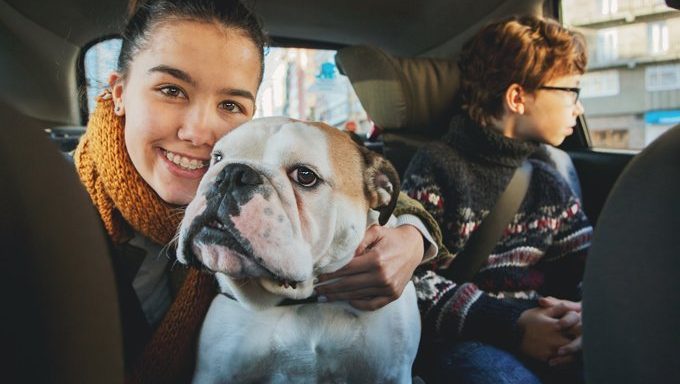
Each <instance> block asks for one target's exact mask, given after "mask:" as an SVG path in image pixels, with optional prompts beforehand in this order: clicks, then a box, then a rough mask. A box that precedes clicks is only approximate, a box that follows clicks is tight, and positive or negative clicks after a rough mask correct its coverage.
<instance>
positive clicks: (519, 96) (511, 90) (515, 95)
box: [503, 83, 526, 115]
mask: <svg viewBox="0 0 680 384" xmlns="http://www.w3.org/2000/svg"><path fill="white" fill-rule="evenodd" d="M504 96H505V97H504V98H503V102H504V103H505V106H506V107H507V109H508V111H510V112H512V113H517V114H520V115H523V114H524V111H525V108H526V92H525V91H524V88H522V86H521V85H519V84H516V83H513V84H510V86H509V87H508V89H506V90H505V95H504Z"/></svg>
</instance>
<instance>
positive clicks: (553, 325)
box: [517, 304, 571, 362]
mask: <svg viewBox="0 0 680 384" xmlns="http://www.w3.org/2000/svg"><path fill="white" fill-rule="evenodd" d="M569 312H570V310H569V308H568V307H567V306H566V305H564V304H558V305H555V306H551V307H548V308H543V307H536V308H532V309H528V310H526V311H524V312H522V314H521V315H520V317H519V319H518V320H517V325H518V326H519V327H520V329H521V330H522V340H521V342H520V350H521V351H522V352H523V353H524V354H526V355H528V356H530V357H532V358H534V359H536V360H539V361H542V362H548V361H549V360H550V359H551V358H553V357H557V356H558V355H557V351H558V349H559V348H560V347H563V346H566V345H567V344H569V343H570V342H571V340H570V339H569V338H568V337H567V336H566V335H565V334H564V333H563V329H562V327H561V325H560V319H562V318H563V317H564V315H566V314H567V313H569Z"/></svg>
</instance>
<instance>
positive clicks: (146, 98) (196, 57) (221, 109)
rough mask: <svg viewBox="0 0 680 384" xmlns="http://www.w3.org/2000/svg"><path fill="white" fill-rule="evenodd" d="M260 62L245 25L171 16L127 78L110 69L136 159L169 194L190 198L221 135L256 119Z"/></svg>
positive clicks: (183, 200)
mask: <svg viewBox="0 0 680 384" xmlns="http://www.w3.org/2000/svg"><path fill="white" fill-rule="evenodd" d="M260 65H261V63H260V56H259V52H258V49H257V47H256V46H255V44H254V43H253V42H252V41H251V40H250V39H249V38H248V37H247V36H246V35H245V33H243V32H241V31H239V30H236V29H227V28H224V27H223V26H220V25H218V24H215V23H201V22H194V21H173V22H166V23H163V24H160V25H158V26H156V27H155V28H154V29H153V30H152V31H151V32H150V35H149V39H148V41H147V42H146V45H145V48H144V49H143V50H141V51H140V52H138V53H137V55H136V56H135V57H134V58H133V60H132V61H131V63H130V66H129V70H128V73H127V75H126V76H125V78H122V77H121V76H120V74H116V73H114V74H113V75H111V78H110V84H111V86H112V92H113V97H114V101H115V104H116V106H118V107H120V109H119V110H118V111H117V112H116V113H117V114H118V115H121V116H124V117H125V145H126V146H127V150H128V154H129V155H130V159H131V160H132V163H133V164H134V166H135V168H136V169H137V171H138V172H139V174H140V175H141V176H142V178H143V179H144V181H146V182H147V183H148V184H149V185H150V186H151V188H153V189H154V191H156V193H158V195H159V196H160V197H161V198H162V199H163V200H164V201H166V202H168V203H171V204H178V205H184V204H188V203H189V202H190V201H191V199H192V198H193V197H194V194H195V193H196V189H197V188H198V183H199V181H200V179H201V176H203V174H204V173H205V172H206V170H207V168H208V162H209V160H210V153H211V150H212V147H213V145H214V144H215V142H216V141H217V139H219V138H220V137H221V136H223V135H224V134H226V133H228V132H229V131H231V130H232V129H234V128H236V127H237V126H239V125H240V124H242V123H244V122H246V121H248V120H250V119H252V117H253V113H254V112H255V95H256V94H257V88H258V86H259V76H260Z"/></svg>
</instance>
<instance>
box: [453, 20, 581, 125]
mask: <svg viewBox="0 0 680 384" xmlns="http://www.w3.org/2000/svg"><path fill="white" fill-rule="evenodd" d="M587 61H588V59H587V52H586V42H585V38H584V37H583V35H582V34H580V33H578V32H575V31H571V30H569V29H567V28H565V27H563V26H561V25H560V24H559V23H558V22H556V21H554V20H550V19H543V18H539V17H535V16H521V17H518V16H513V17H509V18H506V19H503V20H500V21H497V22H494V23H491V24H489V25H487V26H486V27H484V28H483V29H482V30H481V31H479V32H478V33H477V34H476V35H475V36H474V37H473V38H472V39H471V40H469V41H468V42H467V43H465V45H464V46H463V49H462V52H461V55H460V58H459V60H458V66H459V67H460V70H461V98H462V102H463V108H464V109H466V110H467V112H468V114H469V115H470V118H471V119H472V120H473V121H475V122H476V123H478V124H480V125H487V124H489V123H490V122H491V120H492V119H498V118H500V117H501V115H502V113H503V103H502V99H503V97H504V94H505V91H506V90H507V89H508V87H509V86H510V85H511V84H519V85H521V86H522V87H523V88H524V89H525V90H527V91H528V92H533V91H535V90H536V89H538V87H539V86H541V85H544V84H545V83H546V82H547V81H549V80H551V79H554V78H556V77H560V76H564V75H571V74H583V73H584V72H585V69H586V64H587Z"/></svg>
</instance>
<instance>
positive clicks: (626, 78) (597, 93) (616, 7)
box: [562, 0, 680, 149]
mask: <svg viewBox="0 0 680 384" xmlns="http://www.w3.org/2000/svg"><path fill="white" fill-rule="evenodd" d="M562 15H563V22H564V24H565V25H567V26H569V27H573V28H575V29H577V30H579V31H581V32H582V33H583V34H584V35H585V36H586V39H587V41H588V47H589V63H588V72H587V73H586V75H585V76H584V77H583V84H582V88H583V90H582V102H583V105H584V107H585V109H586V117H587V123H588V128H589V129H590V133H591V138H592V139H593V145H594V146H596V147H608V148H630V149H639V148H643V147H644V146H646V145H647V144H649V143H650V142H651V141H652V140H654V139H655V138H656V137H658V136H659V135H660V134H661V133H663V132H665V131H666V130H667V129H668V128H670V127H672V126H673V125H675V124H678V123H680V12H679V11H677V10H674V9H672V8H669V7H668V6H667V5H666V4H665V2H664V1H663V0H564V1H563V2H562Z"/></svg>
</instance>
